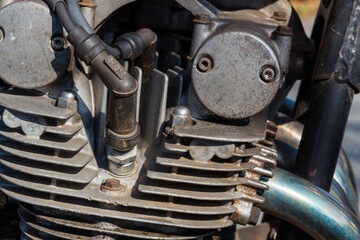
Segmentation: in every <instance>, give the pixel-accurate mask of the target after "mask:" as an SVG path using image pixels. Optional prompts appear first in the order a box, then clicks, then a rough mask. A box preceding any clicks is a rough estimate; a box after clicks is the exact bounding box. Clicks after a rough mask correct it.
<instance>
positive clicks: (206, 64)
mask: <svg viewBox="0 0 360 240" xmlns="http://www.w3.org/2000/svg"><path fill="white" fill-rule="evenodd" d="M212 68H213V61H212V58H211V57H210V56H203V57H201V58H200V59H199V61H198V64H197V69H198V71H199V72H202V73H206V72H210V71H211V69H212Z"/></svg>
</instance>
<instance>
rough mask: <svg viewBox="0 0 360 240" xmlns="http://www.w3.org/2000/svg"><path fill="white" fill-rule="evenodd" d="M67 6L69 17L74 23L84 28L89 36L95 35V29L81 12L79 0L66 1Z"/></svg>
mask: <svg viewBox="0 0 360 240" xmlns="http://www.w3.org/2000/svg"><path fill="white" fill-rule="evenodd" d="M66 4H67V10H68V12H69V15H70V17H71V19H72V20H73V21H74V23H75V24H76V25H80V26H82V27H83V28H84V29H85V30H86V31H87V32H88V33H89V34H95V31H94V29H93V28H92V27H91V26H90V25H89V23H88V22H87V21H86V19H85V17H84V15H83V14H82V12H81V9H80V5H79V0H66Z"/></svg>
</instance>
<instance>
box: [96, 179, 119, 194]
mask: <svg viewBox="0 0 360 240" xmlns="http://www.w3.org/2000/svg"><path fill="white" fill-rule="evenodd" d="M101 189H102V190H108V191H120V190H122V189H123V186H122V185H121V184H120V181H119V180H117V179H113V178H109V179H106V180H105V181H104V182H103V183H102V185H101Z"/></svg>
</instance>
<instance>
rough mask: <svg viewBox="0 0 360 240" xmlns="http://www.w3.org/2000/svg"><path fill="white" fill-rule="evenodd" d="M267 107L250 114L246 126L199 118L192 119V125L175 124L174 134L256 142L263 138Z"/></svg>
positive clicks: (206, 138) (197, 137) (225, 140)
mask: <svg viewBox="0 0 360 240" xmlns="http://www.w3.org/2000/svg"><path fill="white" fill-rule="evenodd" d="M266 117H267V109H265V110H263V111H261V112H260V113H258V114H256V115H255V116H252V117H251V118H250V119H249V124H248V125H246V126H230V125H224V124H217V123H212V122H207V121H202V120H199V119H193V120H194V121H195V124H194V125H191V126H176V127H175V128H174V134H175V135H176V136H179V137H190V138H196V139H205V140H212V141H224V142H256V141H261V140H264V139H265V130H266Z"/></svg>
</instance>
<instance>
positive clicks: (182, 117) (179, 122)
mask: <svg viewBox="0 0 360 240" xmlns="http://www.w3.org/2000/svg"><path fill="white" fill-rule="evenodd" d="M169 123H170V124H169V125H170V128H171V129H174V127H176V126H190V125H191V124H192V118H191V115H190V110H189V109H188V108H186V107H183V106H179V107H176V108H175V109H174V111H173V113H172V114H171V115H170V122H169Z"/></svg>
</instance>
